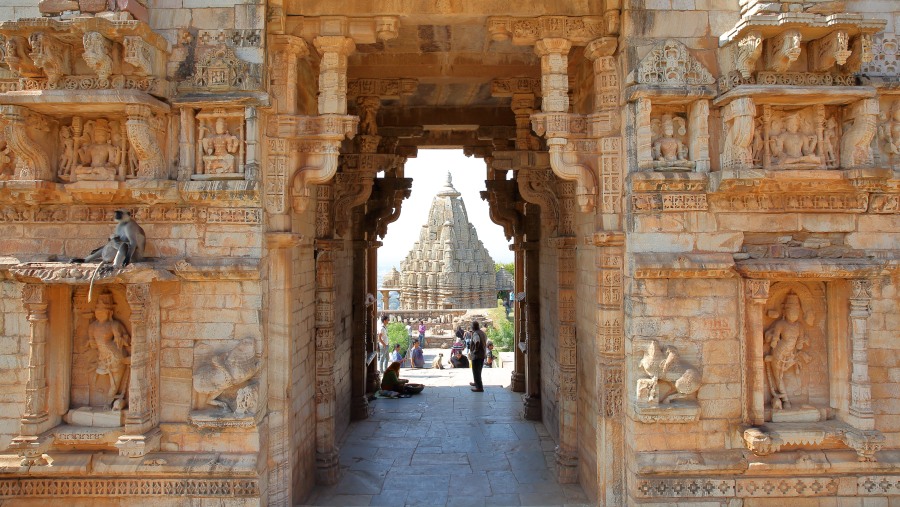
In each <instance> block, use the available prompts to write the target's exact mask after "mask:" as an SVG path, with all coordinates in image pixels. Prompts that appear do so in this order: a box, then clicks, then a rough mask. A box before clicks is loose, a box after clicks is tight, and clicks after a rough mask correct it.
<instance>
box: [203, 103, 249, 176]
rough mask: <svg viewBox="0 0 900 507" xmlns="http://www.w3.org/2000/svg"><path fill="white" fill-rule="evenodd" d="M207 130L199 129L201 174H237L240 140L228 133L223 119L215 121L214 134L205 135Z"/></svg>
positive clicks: (219, 118)
mask: <svg viewBox="0 0 900 507" xmlns="http://www.w3.org/2000/svg"><path fill="white" fill-rule="evenodd" d="M208 131H209V128H208V127H206V126H201V127H200V136H201V139H200V144H201V146H202V147H203V153H204V155H203V174H207V175H214V174H232V173H236V172H237V157H236V154H237V153H238V150H239V149H240V139H239V138H238V137H237V136H236V135H234V134H232V133H231V132H229V131H228V124H227V123H226V122H225V118H224V117H221V116H220V117H218V118H216V121H215V133H213V134H210V135H206V133H207V132H208Z"/></svg>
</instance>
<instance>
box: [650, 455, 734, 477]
mask: <svg viewBox="0 0 900 507" xmlns="http://www.w3.org/2000/svg"><path fill="white" fill-rule="evenodd" d="M748 464H749V463H748V462H747V458H746V456H745V454H744V451H743V450H740V449H731V450H723V451H653V452H638V453H636V456H635V461H634V472H635V473H636V474H639V475H640V476H653V475H657V474H679V475H681V474H687V473H715V474H742V473H745V472H746V471H747V468H748Z"/></svg>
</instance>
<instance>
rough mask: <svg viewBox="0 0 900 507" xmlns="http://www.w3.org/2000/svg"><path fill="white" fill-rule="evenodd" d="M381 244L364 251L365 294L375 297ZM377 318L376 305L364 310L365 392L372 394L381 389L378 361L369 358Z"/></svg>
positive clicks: (375, 243) (372, 350)
mask: <svg viewBox="0 0 900 507" xmlns="http://www.w3.org/2000/svg"><path fill="white" fill-rule="evenodd" d="M380 245H381V243H379V242H377V241H373V242H370V243H369V246H368V248H367V249H366V292H365V293H366V294H372V295H373V296H374V295H375V292H376V291H377V290H378V247H379V246H380ZM377 318H378V304H377V303H375V302H373V303H372V304H371V305H370V306H368V307H367V308H366V361H367V362H368V363H367V366H366V387H367V389H366V391H367V392H370V393H373V392H375V391H377V390H379V389H381V378H379V376H378V361H376V360H375V359H374V358H372V360H371V361H369V358H370V357H371V356H372V354H375V353H376V352H375V348H376V345H375V340H376V337H375V333H376V331H377V329H378V328H377V327H376V321H377Z"/></svg>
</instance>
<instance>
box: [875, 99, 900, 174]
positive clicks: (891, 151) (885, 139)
mask: <svg viewBox="0 0 900 507" xmlns="http://www.w3.org/2000/svg"><path fill="white" fill-rule="evenodd" d="M881 120H882V121H881V125H880V126H879V129H878V130H879V132H878V134H879V136H878V137H879V138H880V139H881V143H882V145H883V146H884V151H885V152H886V153H887V156H888V159H889V160H890V161H891V162H892V163H896V162H897V161H898V160H900V100H898V101H896V102H894V104H893V107H891V109H890V113H889V114H888V115H882V118H881Z"/></svg>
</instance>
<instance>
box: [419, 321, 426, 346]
mask: <svg viewBox="0 0 900 507" xmlns="http://www.w3.org/2000/svg"><path fill="white" fill-rule="evenodd" d="M419 345H420V346H422V347H425V322H424V321H421V320H420V321H419Z"/></svg>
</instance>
